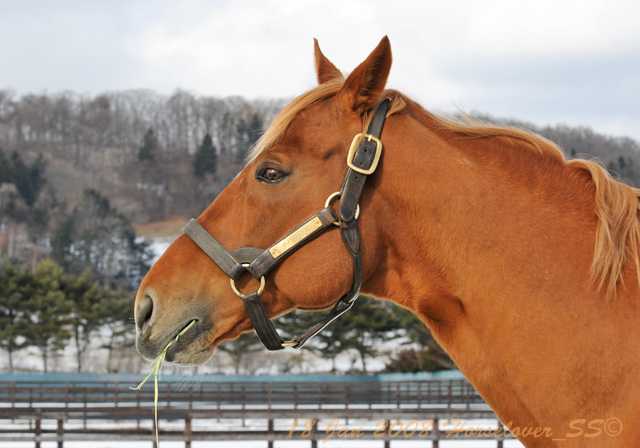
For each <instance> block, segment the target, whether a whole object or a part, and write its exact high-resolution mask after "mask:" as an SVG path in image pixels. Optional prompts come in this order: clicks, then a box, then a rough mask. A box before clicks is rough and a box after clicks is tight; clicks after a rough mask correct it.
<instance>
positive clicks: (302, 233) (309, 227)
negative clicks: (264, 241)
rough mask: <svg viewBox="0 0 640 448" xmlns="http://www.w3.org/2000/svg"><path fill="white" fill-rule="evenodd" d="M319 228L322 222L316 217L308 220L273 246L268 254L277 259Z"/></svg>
mask: <svg viewBox="0 0 640 448" xmlns="http://www.w3.org/2000/svg"><path fill="white" fill-rule="evenodd" d="M320 227H322V221H320V218H318V217H317V216H316V217H315V218H313V219H310V220H309V221H307V222H305V223H304V224H302V225H301V226H300V227H299V228H298V229H296V230H295V231H293V232H292V233H291V234H289V235H288V236H287V237H286V238H284V239H282V240H281V241H278V242H277V243H276V244H274V245H273V246H272V247H271V249H269V253H270V254H271V256H272V257H273V258H278V257H279V256H280V255H282V254H284V253H285V252H287V251H288V250H289V249H291V248H292V247H293V246H295V245H296V244H298V243H299V242H300V241H302V240H304V239H305V238H306V237H308V236H309V235H311V234H312V233H313V232H315V231H316V230H317V229H319V228H320Z"/></svg>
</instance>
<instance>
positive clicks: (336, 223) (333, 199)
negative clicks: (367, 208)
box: [324, 191, 360, 226]
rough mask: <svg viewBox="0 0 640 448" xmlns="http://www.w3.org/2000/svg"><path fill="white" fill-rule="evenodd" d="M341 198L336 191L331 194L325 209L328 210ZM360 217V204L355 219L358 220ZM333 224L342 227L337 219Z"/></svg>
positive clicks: (357, 206) (325, 203)
mask: <svg viewBox="0 0 640 448" xmlns="http://www.w3.org/2000/svg"><path fill="white" fill-rule="evenodd" d="M339 197H340V192H339V191H336V192H335V193H331V194H330V195H329V197H328V198H327V200H326V201H324V207H325V208H328V207H330V206H331V203H332V202H333V201H335V200H336V199H338V198H339ZM358 216H360V204H357V205H356V214H355V215H354V218H353V219H358ZM333 224H335V225H336V226H339V225H340V221H338V220H337V219H336V220H335V221H333Z"/></svg>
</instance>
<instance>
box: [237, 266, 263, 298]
mask: <svg viewBox="0 0 640 448" xmlns="http://www.w3.org/2000/svg"><path fill="white" fill-rule="evenodd" d="M242 266H243V267H245V268H246V267H248V266H249V263H242ZM229 283H230V284H231V289H232V290H233V292H234V293H235V294H236V295H237V296H238V297H240V298H241V299H247V298H249V297H251V296H252V295H260V294H262V292H263V291H264V286H265V284H266V283H267V282H266V281H265V279H264V275H263V276H262V277H260V285H258V289H256V290H255V292H253V293H251V294H245V293H243V292H242V291H240V290H239V289H238V287H237V286H236V281H235V280H234V279H233V277H232V278H230V279H229Z"/></svg>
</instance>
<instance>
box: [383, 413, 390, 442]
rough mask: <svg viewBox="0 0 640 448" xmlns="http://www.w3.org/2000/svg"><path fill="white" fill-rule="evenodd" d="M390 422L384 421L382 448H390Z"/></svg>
mask: <svg viewBox="0 0 640 448" xmlns="http://www.w3.org/2000/svg"><path fill="white" fill-rule="evenodd" d="M390 429H391V420H389V419H388V418H387V419H385V421H384V448H391V432H390V431H389V430H390Z"/></svg>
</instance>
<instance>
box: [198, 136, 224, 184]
mask: <svg viewBox="0 0 640 448" xmlns="http://www.w3.org/2000/svg"><path fill="white" fill-rule="evenodd" d="M217 167H218V156H217V154H216V148H215V146H213V140H212V139H211V135H209V134H207V135H205V136H204V139H203V140H202V144H201V145H200V146H199V147H198V150H197V151H196V154H195V156H194V158H193V174H195V175H196V176H197V177H200V178H202V177H205V176H206V175H207V174H211V175H213V174H215V173H216V170H217Z"/></svg>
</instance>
